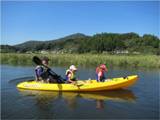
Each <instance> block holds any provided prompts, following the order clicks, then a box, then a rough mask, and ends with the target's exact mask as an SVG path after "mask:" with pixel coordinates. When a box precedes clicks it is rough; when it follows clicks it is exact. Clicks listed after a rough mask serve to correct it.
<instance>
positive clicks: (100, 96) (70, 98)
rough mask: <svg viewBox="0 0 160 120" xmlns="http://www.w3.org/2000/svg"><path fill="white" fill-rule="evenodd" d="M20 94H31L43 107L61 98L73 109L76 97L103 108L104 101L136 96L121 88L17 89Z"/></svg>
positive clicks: (116, 100) (128, 98)
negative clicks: (100, 90) (66, 90)
mask: <svg viewBox="0 0 160 120" xmlns="http://www.w3.org/2000/svg"><path fill="white" fill-rule="evenodd" d="M18 90H19V92H20V94H21V95H23V96H24V97H25V96H31V97H34V98H35V99H36V104H37V105H38V106H39V107H40V108H43V107H44V106H47V105H49V104H50V102H52V103H53V102H54V101H56V100H57V99H59V98H61V99H63V100H64V101H65V103H66V104H67V106H68V107H69V108H70V109H75V108H76V106H77V103H78V100H77V99H78V98H81V99H84V100H92V101H95V107H96V108H97V109H103V108H104V101H110V100H111V101H115V102H135V100H136V96H135V95H134V93H133V92H132V91H131V90H127V89H121V90H117V91H102V92H53V91H32V90H24V89H18Z"/></svg>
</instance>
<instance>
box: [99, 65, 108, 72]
mask: <svg viewBox="0 0 160 120" xmlns="http://www.w3.org/2000/svg"><path fill="white" fill-rule="evenodd" d="M99 67H100V69H101V70H103V71H106V72H107V67H106V65H105V64H101V65H100V66H99Z"/></svg>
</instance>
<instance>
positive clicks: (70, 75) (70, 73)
mask: <svg viewBox="0 0 160 120" xmlns="http://www.w3.org/2000/svg"><path fill="white" fill-rule="evenodd" d="M76 71H77V68H76V67H75V66H74V65H71V66H70V67H69V69H68V70H66V80H67V83H72V84H75V83H76Z"/></svg>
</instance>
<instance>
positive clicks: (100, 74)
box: [98, 71, 102, 82]
mask: <svg viewBox="0 0 160 120" xmlns="http://www.w3.org/2000/svg"><path fill="white" fill-rule="evenodd" d="M101 76H102V72H101V71H100V72H99V73H98V82H100V78H101Z"/></svg>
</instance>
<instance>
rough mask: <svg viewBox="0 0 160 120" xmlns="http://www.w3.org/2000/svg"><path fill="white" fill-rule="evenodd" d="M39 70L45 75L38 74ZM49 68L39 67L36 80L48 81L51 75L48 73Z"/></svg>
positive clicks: (36, 71) (36, 70)
mask: <svg viewBox="0 0 160 120" xmlns="http://www.w3.org/2000/svg"><path fill="white" fill-rule="evenodd" d="M38 69H42V72H43V74H40V73H38ZM46 71H47V68H46V67H44V66H41V65H39V66H37V67H36V69H35V76H36V80H41V79H47V78H48V76H49V74H48V73H47V72H46Z"/></svg>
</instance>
